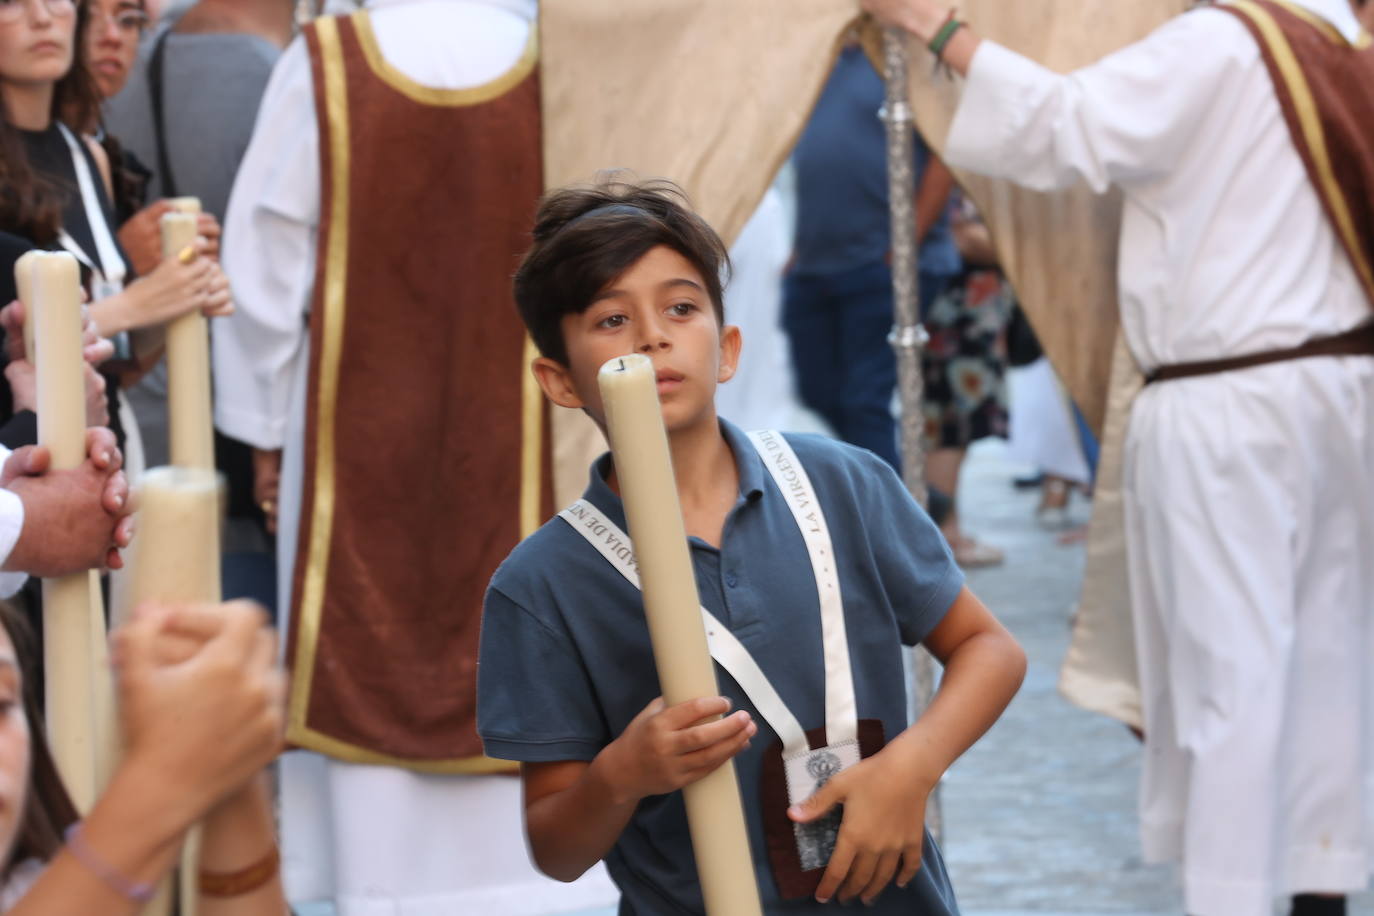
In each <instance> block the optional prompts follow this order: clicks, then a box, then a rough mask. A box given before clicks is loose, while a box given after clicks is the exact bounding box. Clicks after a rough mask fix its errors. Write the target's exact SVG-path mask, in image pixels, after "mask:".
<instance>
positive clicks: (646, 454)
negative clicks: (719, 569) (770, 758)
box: [598, 354, 762, 916]
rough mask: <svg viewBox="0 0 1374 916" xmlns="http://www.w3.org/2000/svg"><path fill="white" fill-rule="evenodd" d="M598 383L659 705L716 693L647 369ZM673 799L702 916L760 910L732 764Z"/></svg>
mask: <svg viewBox="0 0 1374 916" xmlns="http://www.w3.org/2000/svg"><path fill="white" fill-rule="evenodd" d="M598 382H599V384H600V387H601V400H602V403H603V404H604V405H605V408H606V426H607V433H608V436H609V438H610V442H611V452H612V454H613V455H614V458H615V473H616V479H617V480H618V481H619V482H620V493H621V497H622V499H623V500H624V503H625V519H626V521H627V522H628V525H629V529H630V530H629V534H630V537H631V539H632V540H633V541H634V551H635V559H636V560H637V561H638V563H639V577H640V584H641V586H642V588H643V592H644V615H645V617H646V618H647V619H648V624H649V638H650V639H651V640H652V642H653V647H654V663H655V664H656V665H657V666H658V677H659V683H660V685H661V687H662V690H663V699H664V702H666V703H668V704H669V705H670V706H671V705H675V704H677V703H682V702H685V701H687V700H690V699H694V698H696V697H703V696H715V695H716V694H718V693H719V692H720V688H719V687H718V686H717V684H716V674H715V667H714V664H713V663H712V661H711V653H710V650H709V649H708V648H707V645H706V630H705V628H704V626H703V625H702V622H701V610H700V607H701V603H700V599H699V598H698V596H697V586H696V577H695V575H694V574H693V572H692V560H691V556H690V554H689V553H688V549H687V531H686V527H685V526H684V524H683V521H682V507H681V504H680V503H679V501H678V495H677V482H676V480H675V479H674V477H673V465H672V458H671V456H670V454H669V451H668V435H667V432H666V431H665V429H664V426H663V411H662V408H661V407H660V405H659V401H658V387H657V381H656V378H655V372H654V366H653V363H652V361H651V360H649V358H648V357H645V356H641V355H638V354H635V355H632V356H624V357H617V358H615V359H612V360H610V361H609V362H607V363H606V364H605V365H604V366H602V367H601V371H600V374H599V375H598ZM682 794H683V800H684V801H685V803H686V806H687V821H688V824H689V826H690V828H691V834H692V850H693V852H694V853H695V854H696V861H697V872H698V875H699V877H700V879H701V890H702V895H703V897H704V899H705V901H706V912H707V913H708V914H710V916H753V914H760V913H762V908H761V906H760V904H759V893H758V885H757V883H756V882H755V879H754V866H753V859H752V857H751V855H750V852H749V834H748V831H747V828H746V826H745V820H744V806H743V803H742V802H741V800H740V793H739V783H738V782H737V781H736V778H735V766H734V764H733V763H732V762H727V763H726V764H724V765H723V766H721V767H720V768H719V769H717V770H715V772H713V773H711V774H710V775H709V776H707V777H706V778H705V779H701V780H699V781H697V782H694V783H692V784H691V785H689V786H687V787H686V788H685V789H683V790H682Z"/></svg>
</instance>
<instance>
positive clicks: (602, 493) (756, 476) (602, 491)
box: [582, 419, 768, 529]
mask: <svg viewBox="0 0 1374 916" xmlns="http://www.w3.org/2000/svg"><path fill="white" fill-rule="evenodd" d="M720 431H721V434H722V435H723V436H724V437H725V442H726V444H727V445H729V446H730V451H732V452H734V455H735V468H736V469H737V470H738V472H739V495H740V497H741V498H742V499H745V500H747V501H749V502H753V501H755V500H757V499H759V498H760V497H762V496H763V492H764V486H765V481H766V480H767V479H768V469H767V468H766V467H764V465H763V458H761V457H760V456H759V453H758V450H757V449H755V448H754V444H753V443H752V442H750V441H749V437H748V436H747V435H746V434H745V433H744V431H743V430H741V429H740V428H739V427H738V426H736V425H735V424H733V423H731V422H730V421H729V420H724V419H722V420H721V421H720ZM610 473H611V453H610V452H604V453H603V454H602V455H601V457H600V458H598V459H596V460H595V461H593V462H592V470H591V475H590V478H591V479H590V480H588V481H587V489H586V491H585V492H584V493H583V494H582V498H583V499H585V500H587V501H588V502H590V503H591V504H592V505H594V506H596V507H597V508H598V509H600V510H601V511H602V512H605V513H606V514H607V515H608V516H609V517H610V519H611V521H613V522H615V523H616V524H617V525H619V526H620V527H621V528H622V529H623V528H625V527H626V525H625V507H624V505H623V504H622V503H621V501H620V497H619V496H617V495H616V494H615V492H614V491H613V490H611V488H610V486H608V485H607V483H606V476H607V475H608V474H610Z"/></svg>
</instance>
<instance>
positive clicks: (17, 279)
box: [14, 251, 43, 362]
mask: <svg viewBox="0 0 1374 916" xmlns="http://www.w3.org/2000/svg"><path fill="white" fill-rule="evenodd" d="M42 255H43V252H41V251H26V252H24V253H23V254H21V255H20V256H19V258H18V260H16V261H15V262H14V288H15V290H16V291H17V292H18V294H19V301H20V302H22V303H24V355H25V357H26V358H27V359H28V361H29V362H33V360H34V352H33V327H34V325H33V261H34V258H37V257H41V256H42Z"/></svg>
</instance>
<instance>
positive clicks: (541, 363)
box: [530, 356, 586, 409]
mask: <svg viewBox="0 0 1374 916" xmlns="http://www.w3.org/2000/svg"><path fill="white" fill-rule="evenodd" d="M530 371H531V372H533V373H534V377H535V379H536V380H537V381H538V382H539V387H540V388H542V389H544V396H545V397H547V398H548V399H549V400H550V401H553V402H554V403H555V404H557V405H558V406H559V407H571V408H574V409H576V408H579V407H585V406H586V405H585V404H583V402H582V399H581V398H580V397H578V396H577V390H576V389H575V388H573V383H572V373H571V372H569V371H568V367H567V366H565V365H563V364H562V363H560V362H559V361H558V360H556V359H549V358H548V357H547V356H541V357H539V358H538V359H536V360H535V361H534V362H532V363H530Z"/></svg>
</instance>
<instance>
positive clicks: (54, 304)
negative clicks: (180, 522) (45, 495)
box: [26, 252, 108, 811]
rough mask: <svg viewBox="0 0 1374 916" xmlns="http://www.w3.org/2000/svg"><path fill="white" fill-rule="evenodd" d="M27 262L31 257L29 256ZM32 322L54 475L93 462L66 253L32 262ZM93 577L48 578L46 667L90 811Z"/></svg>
mask: <svg viewBox="0 0 1374 916" xmlns="http://www.w3.org/2000/svg"><path fill="white" fill-rule="evenodd" d="M26 257H27V256H26ZM29 265H30V269H31V270H32V275H31V277H30V282H31V284H32V288H31V299H30V301H29V302H27V303H26V305H29V306H31V308H32V313H31V320H30V323H31V324H32V325H33V327H34V346H35V350H36V353H35V356H36V359H37V361H36V364H35V368H36V372H37V382H38V442H39V444H40V445H44V446H46V447H47V448H48V449H49V450H50V451H51V452H52V467H53V470H57V471H66V470H71V469H73V468H77V467H80V465H81V463H82V462H83V461H85V459H86V397H85V378H84V374H83V373H84V367H83V365H82V356H81V274H80V271H79V269H78V267H77V263H76V259H75V258H74V257H72V256H71V255H69V254H66V253H47V252H45V253H42V254H38V255H36V256H35V257H32V258H31V259H30V261H29ZM92 597H93V593H92V589H91V577H90V574H89V573H87V572H79V573H74V574H73V575H70V576H63V577H62V578H60V579H45V580H43V664H44V668H45V675H46V679H45V683H46V685H47V718H48V735H49V737H50V739H51V741H52V749H53V755H54V756H55V757H56V759H57V767H58V770H59V771H60V772H61V774H62V781H63V782H64V783H66V786H67V791H68V792H69V793H71V796H72V801H73V802H75V803H76V806H77V808H78V809H79V810H81V811H88V810H90V807H91V805H92V804H93V803H94V802H95V797H96V792H97V775H96V774H97V767H96V757H97V752H98V750H99V751H103V750H104V748H97V745H98V744H99V743H100V741H99V737H100V734H101V733H102V730H101V729H99V728H97V725H96V721H95V687H96V678H97V677H107V676H108V675H107V674H106V672H105V671H103V670H101V671H97V668H96V659H97V655H99V656H101V657H103V656H104V652H103V650H102V651H99V652H98V651H97V649H98V648H100V647H99V644H98V637H97V634H99V633H103V632H104V622H103V620H99V619H97V618H98V617H99V615H100V605H99V604H98V603H95V604H93V603H92Z"/></svg>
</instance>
